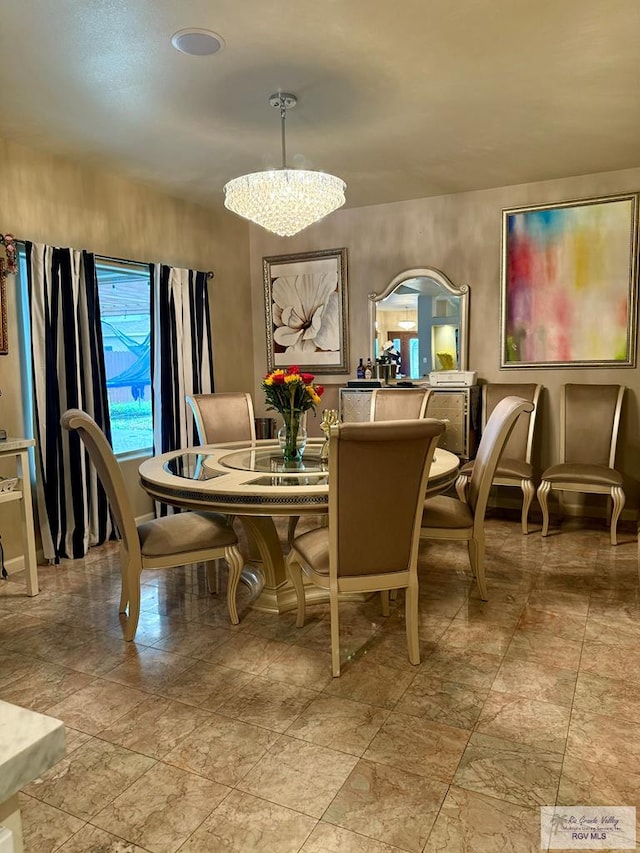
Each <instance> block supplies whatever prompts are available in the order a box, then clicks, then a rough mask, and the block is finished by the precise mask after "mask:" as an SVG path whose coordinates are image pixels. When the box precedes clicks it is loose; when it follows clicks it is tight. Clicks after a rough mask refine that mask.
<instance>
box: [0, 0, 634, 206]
mask: <svg viewBox="0 0 640 853" xmlns="http://www.w3.org/2000/svg"><path fill="white" fill-rule="evenodd" d="M185 27H203V28H209V29H212V30H214V31H216V32H217V33H219V34H220V35H221V36H222V37H223V38H224V40H225V42H226V47H225V49H224V50H223V51H222V52H220V53H218V54H217V55H214V56H208V57H192V56H186V55H184V54H181V53H179V52H177V51H176V50H175V49H174V48H173V47H172V46H171V44H170V37H171V35H172V34H173V33H174V32H175V31H177V30H179V29H182V28H185ZM639 82H640V3H638V0H607V2H604V0H536V2H530V0H529V2H527V0H397V2H390V0H296V2H293V0H288V2H285V0H268V2H264V0H216V2H215V3H214V2H212V0H177V1H176V0H55V2H53V0H2V4H1V15H0V85H1V86H2V101H3V107H2V118H1V120H0V135H1V136H5V137H7V138H10V139H14V140H15V141H18V142H21V143H23V144H25V145H28V146H31V147H36V148H40V149H45V150H47V151H51V152H53V153H58V154H61V155H64V156H66V157H70V158H72V159H73V160H76V161H78V162H81V163H87V164H91V165H94V166H98V167H102V168H106V169H109V170H115V171H118V172H119V173H121V174H125V175H128V176H130V177H133V178H136V179H139V180H142V181H144V182H146V183H150V184H152V185H155V186H159V187H160V188H163V189H165V190H167V191H169V192H170V193H171V194H173V195H177V196H179V197H182V198H187V199H191V200H195V201H198V202H200V203H204V204H206V205H208V206H212V207H216V206H220V205H221V204H222V201H223V194H222V187H223V185H224V183H225V182H226V181H227V180H229V179H230V178H232V177H236V176H237V175H240V174H244V173H246V172H252V171H259V170H260V169H263V168H266V167H273V166H276V167H277V166H279V165H280V127H279V117H278V113H277V111H276V110H274V109H273V108H272V107H270V106H269V104H268V97H269V95H270V94H271V93H273V92H276V91H278V90H283V91H290V92H294V93H295V94H297V96H298V98H299V103H298V106H297V107H296V108H295V110H294V111H292V112H291V113H290V114H289V116H288V118H287V147H288V154H289V165H291V166H300V167H306V168H312V169H320V170H324V171H328V172H332V173H333V174H336V175H339V176H340V177H342V178H343V179H344V180H345V181H346V182H347V185H348V190H347V206H350V207H354V206H360V205H367V204H378V203H385V202H393V201H400V200H404V199H410V198H420V197H425V196H430V195H440V194H448V193H455V192H460V191H465V190H473V189H483V188H487V187H495V186H503V185H509V184H517V183H524V182H530V181H539V180H544V179H552V178H557V177H563V176H569V175H578V174H587V173H592V172H600V171H609V170H616V169H624V168H630V167H634V166H638V165H640V145H639V144H638V143H639V140H640V98H639V97H638V92H639V89H640V87H639ZM229 215H230V216H231V215H232V214H229Z"/></svg>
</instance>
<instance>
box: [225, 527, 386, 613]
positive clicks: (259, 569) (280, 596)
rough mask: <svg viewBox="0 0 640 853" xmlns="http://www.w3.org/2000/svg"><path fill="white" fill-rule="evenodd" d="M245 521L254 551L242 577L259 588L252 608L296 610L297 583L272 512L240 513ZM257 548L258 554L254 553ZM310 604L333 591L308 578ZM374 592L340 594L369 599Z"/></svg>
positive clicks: (353, 598)
mask: <svg viewBox="0 0 640 853" xmlns="http://www.w3.org/2000/svg"><path fill="white" fill-rule="evenodd" d="M237 518H238V520H239V521H240V522H241V523H242V526H243V527H244V530H245V533H246V534H247V539H248V540H249V546H250V550H251V552H252V553H251V554H250V556H249V559H248V560H247V562H246V564H245V566H244V569H243V570H242V578H241V579H242V581H244V583H246V584H247V586H248V587H249V588H250V589H251V590H252V591H255V593H256V597H255V598H254V599H253V601H252V602H251V609H252V610H260V611H261V612H263V613H277V614H280V613H286V612H287V611H291V610H296V609H297V607H298V598H297V596H296V591H295V589H294V588H293V585H292V584H291V582H290V581H289V579H288V578H287V572H286V569H285V557H284V554H283V553H282V544H281V542H280V537H279V536H278V531H277V529H276V526H275V524H274V522H273V518H271V517H270V516H256V515H243V516H237ZM256 549H257V552H258V553H257V554H255V553H253V552H254V551H255V550H256ZM304 591H305V599H306V602H307V604H326V603H327V602H328V601H329V592H328V590H326V589H321V588H320V587H319V586H315V585H314V584H312V583H311V582H308V583H307V582H306V580H305V590H304ZM369 597H370V594H368V595H364V594H361V593H346V594H344V595H343V594H341V595H340V598H341V599H345V600H348V601H366V600H367V598H369Z"/></svg>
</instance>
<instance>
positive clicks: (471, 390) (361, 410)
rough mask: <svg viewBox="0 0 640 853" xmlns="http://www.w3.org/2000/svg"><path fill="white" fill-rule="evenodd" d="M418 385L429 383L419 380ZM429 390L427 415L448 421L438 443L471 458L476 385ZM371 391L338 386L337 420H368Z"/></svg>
mask: <svg viewBox="0 0 640 853" xmlns="http://www.w3.org/2000/svg"><path fill="white" fill-rule="evenodd" d="M391 387H392V386H391ZM419 387H421V388H427V387H429V386H428V385H426V384H424V383H420V385H419ZM394 390H395V391H397V393H398V394H401V393H402V391H403V390H404V389H403V386H397V387H396V388H395V389H394ZM431 392H432V393H431V397H430V398H429V404H428V406H427V417H430V418H438V419H439V420H446V421H448V423H447V428H446V430H445V432H444V434H443V435H442V437H441V439H440V442H439V445H438V446H439V447H442V448H443V449H444V450H450V451H451V452H452V453H455V454H456V455H457V456H459V457H460V458H461V459H462V460H463V461H465V462H466V461H467V460H468V459H473V457H474V456H475V453H476V449H477V446H478V438H479V434H480V386H479V385H471V386H469V387H464V388H456V387H445V386H440V387H438V388H434V387H431ZM371 393H372V392H371V388H341V389H340V418H341V420H342V421H347V422H354V421H355V422H362V421H368V420H369V412H370V410H371Z"/></svg>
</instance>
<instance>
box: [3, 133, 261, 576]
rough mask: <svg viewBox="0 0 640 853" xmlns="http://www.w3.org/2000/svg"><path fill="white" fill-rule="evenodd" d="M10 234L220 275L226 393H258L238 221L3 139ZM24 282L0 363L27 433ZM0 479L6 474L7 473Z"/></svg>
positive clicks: (10, 519)
mask: <svg viewBox="0 0 640 853" xmlns="http://www.w3.org/2000/svg"><path fill="white" fill-rule="evenodd" d="M0 230H2V232H3V233H12V234H14V235H15V236H16V237H18V238H21V239H26V240H32V241H34V242H43V243H48V244H51V245H56V246H70V247H74V248H81V249H89V250H90V251H93V252H96V253H98V254H105V255H110V256H113V257H119V258H127V259H130V260H135V261H145V262H151V261H154V262H161V263H167V264H171V265H173V266H177V267H187V268H194V269H200V270H213V271H214V272H215V278H214V279H213V281H212V282H211V291H210V293H211V306H212V316H213V337H214V358H215V375H216V383H217V388H218V389H219V390H221V391H225V390H228V391H231V390H245V391H246V390H251V389H252V384H253V363H252V353H251V342H250V340H248V336H247V332H246V318H247V316H248V315H249V312H250V306H251V299H250V294H249V288H248V266H247V259H248V252H249V241H248V228H247V226H246V224H245V223H244V222H243V221H242V220H240V219H238V218H237V217H234V216H232V215H231V214H222V215H219V214H216V213H214V212H212V211H210V210H207V209H205V208H203V207H201V206H198V205H195V204H190V203H188V202H185V201H181V200H179V199H176V198H172V197H171V196H168V195H164V194H162V193H160V192H157V191H155V190H153V189H151V188H149V187H147V186H145V185H143V184H139V183H136V182H134V181H129V180H126V179H124V178H122V177H119V176H117V175H114V174H109V173H106V172H102V171H98V170H95V169H90V168H87V167H81V166H78V165H76V164H74V163H72V162H70V161H68V160H64V159H61V158H57V157H54V156H52V155H48V154H43V153H41V152H37V151H34V150H31V149H28V148H24V147H22V146H19V145H15V144H14V143H11V142H8V141H4V140H1V139H0ZM16 299H17V294H16V280H15V277H14V276H11V277H9V278H8V279H7V309H8V335H9V355H7V356H0V390H2V392H3V396H2V397H1V398H0V426H1V427H3V428H5V429H7V431H8V432H10V433H12V434H14V435H20V434H22V431H23V417H24V412H23V406H22V396H21V376H22V375H23V370H24V365H22V364H21V360H20V353H19V337H18V335H19V329H18V323H19V314H18V310H17V301H16ZM124 470H125V476H126V477H127V480H128V482H129V483H130V485H131V494H132V498H133V500H134V505H135V510H136V513H137V514H142V513H144V512H147V511H149V510H150V508H151V504H150V502H148V499H147V498H146V495H144V493H143V492H142V491H141V490H140V488H139V486H138V485H137V462H128V463H125V464H124ZM0 473H5V471H2V472H0ZM14 508H15V504H12V505H8V506H2V507H0V534H2V536H3V543H4V545H5V552H6V556H7V558H8V559H11V558H12V557H14V556H15V555H16V554H19V553H21V546H20V542H19V538H17V537H16V536H15V535H11V533H7V531H11V530H12V528H13V529H15V527H16V526H17V519H18V515H17V513H16V514H13V515H12V509H14Z"/></svg>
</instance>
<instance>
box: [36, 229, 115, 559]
mask: <svg viewBox="0 0 640 853" xmlns="http://www.w3.org/2000/svg"><path fill="white" fill-rule="evenodd" d="M25 248H26V260H27V273H28V283H29V306H30V312H31V351H32V359H33V398H34V419H35V420H34V435H35V437H36V465H37V467H38V477H37V496H38V515H39V519H40V531H41V535H42V545H43V550H44V556H45V557H46V558H47V559H49V560H55V561H58V559H59V558H60V557H73V558H77V557H83V556H84V555H85V554H86V553H87V550H88V548H89V546H91V545H98V544H100V543H101V542H104V541H105V540H106V539H107V538H108V537H109V536H110V534H111V530H112V527H111V518H110V514H109V509H108V504H107V499H106V496H105V493H104V491H103V489H102V486H101V485H100V483H99V481H98V478H97V475H96V472H95V469H94V468H93V466H92V465H90V464H89V462H88V459H87V456H86V453H85V451H84V448H83V446H82V443H81V441H80V439H79V437H78V436H77V435H76V434H75V433H68V432H67V431H66V430H63V429H62V427H61V426H60V417H61V416H62V414H63V413H64V412H65V411H66V410H67V409H70V408H79V409H82V410H83V411H85V412H87V413H88V414H90V415H91V416H92V417H93V418H94V419H95V421H96V422H97V424H98V426H100V427H101V429H102V430H103V431H104V432H105V434H106V436H107V438H109V439H110V437H111V429H110V422H109V407H108V402H107V384H106V374H105V366H104V350H103V346H102V331H101V328H100V306H99V299H98V283H97V279H96V271H95V263H94V256H93V255H92V254H90V253H89V252H81V251H78V250H76V249H57V248H53V247H51V246H45V245H43V244H38V243H26V246H25Z"/></svg>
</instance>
